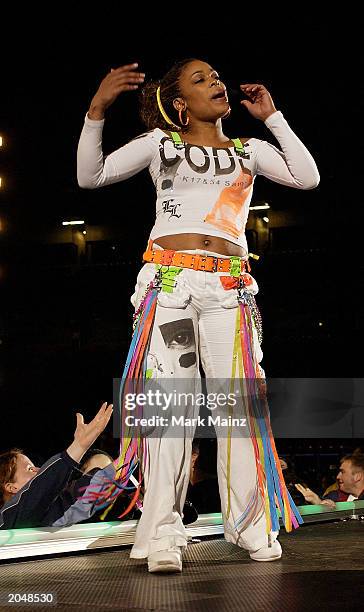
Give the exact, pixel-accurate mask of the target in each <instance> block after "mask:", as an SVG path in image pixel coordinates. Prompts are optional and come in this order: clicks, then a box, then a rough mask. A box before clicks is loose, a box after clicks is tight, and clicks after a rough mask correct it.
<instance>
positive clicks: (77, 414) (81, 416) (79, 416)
mask: <svg viewBox="0 0 364 612" xmlns="http://www.w3.org/2000/svg"><path fill="white" fill-rule="evenodd" d="M76 419H77V426H78V425H83V424H84V420H83V415H82V414H81V413H80V412H76Z"/></svg>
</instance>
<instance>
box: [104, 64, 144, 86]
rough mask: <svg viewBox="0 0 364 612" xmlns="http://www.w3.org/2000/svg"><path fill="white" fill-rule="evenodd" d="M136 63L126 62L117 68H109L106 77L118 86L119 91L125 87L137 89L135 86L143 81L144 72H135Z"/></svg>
mask: <svg viewBox="0 0 364 612" xmlns="http://www.w3.org/2000/svg"><path fill="white" fill-rule="evenodd" d="M137 66H138V64H136V63H135V64H127V65H126V66H120V67H119V68H111V70H110V72H109V74H108V75H107V77H106V78H107V79H108V80H109V81H110V82H111V83H113V84H114V85H116V86H117V87H119V88H120V91H125V90H127V89H137V87H138V86H139V85H140V84H141V83H143V82H144V79H145V73H144V72H137V71H136V68H137Z"/></svg>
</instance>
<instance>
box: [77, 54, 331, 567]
mask: <svg viewBox="0 0 364 612" xmlns="http://www.w3.org/2000/svg"><path fill="white" fill-rule="evenodd" d="M144 78H145V75H144V74H143V73H141V72H139V71H138V65H137V64H131V65H127V66H122V67H120V68H117V69H113V70H111V71H110V73H109V74H107V75H106V77H105V78H104V79H103V81H102V82H101V84H100V87H99V89H98V90H97V92H96V94H95V96H94V97H93V99H92V102H91V105H90V109H89V111H88V113H87V115H86V118H85V124H84V127H83V130H82V133H81V137H80V141H79V147H78V182H79V185H80V187H83V188H86V189H94V188H98V187H101V186H103V185H109V184H111V183H115V182H117V181H123V180H126V179H127V178H129V177H131V176H133V175H134V174H136V173H137V172H139V171H141V170H143V169H144V168H148V169H149V172H150V175H151V177H152V180H153V183H154V185H155V188H156V195H157V200H156V221H155V225H154V227H153V229H152V231H151V233H150V237H149V242H148V246H147V249H146V251H145V253H144V255H143V261H144V262H145V263H144V266H143V267H142V269H141V271H140V272H139V275H138V278H137V283H136V290H135V293H134V295H133V297H132V303H133V305H134V307H135V316H134V323H135V325H134V333H133V338H132V343H131V347H130V350H129V354H128V357H127V360H126V364H125V369H124V374H123V379H122V381H123V382H122V385H124V397H125V389H127V385H128V384H129V383H130V381H135V380H137V381H138V385H139V387H138V388H139V389H140V388H142V386H143V384H144V383H143V381H144V382H145V383H146V382H147V381H148V380H149V379H154V378H157V379H158V378H160V379H161V380H162V379H163V378H164V379H166V378H168V377H169V378H171V379H174V378H180V379H185V382H186V383H187V382H188V380H187V379H189V380H191V377H192V379H199V377H200V374H199V363H200V361H201V364H202V367H203V370H204V372H205V375H206V380H207V382H208V381H213V380H216V379H219V380H222V379H224V380H225V381H231V380H236V381H238V382H239V381H240V382H239V384H241V385H242V386H243V387H244V389H245V393H244V398H245V399H244V403H245V406H244V414H245V416H246V421H247V424H248V434H247V433H246V428H241V429H242V430H243V429H245V431H244V432H241V433H239V431H236V428H235V431H232V430H231V429H230V430H229V432H228V435H221V436H218V456H217V468H218V481H219V491H220V496H221V506H222V515H223V519H224V534H225V538H226V540H227V541H228V542H232V543H234V544H236V545H238V546H240V547H242V548H244V549H246V550H247V551H249V554H250V557H251V558H252V559H254V560H256V561H272V560H275V559H279V558H280V557H281V554H282V549H281V546H280V544H279V542H278V540H277V535H278V532H279V512H280V514H281V517H282V521H283V524H284V526H285V528H286V530H287V531H290V530H291V529H292V527H298V524H299V523H302V519H301V517H300V515H299V512H298V510H297V508H296V506H295V505H294V503H293V501H292V499H291V498H290V496H289V493H288V492H287V489H286V487H285V484H284V480H283V475H282V470H281V466H280V462H279V459H278V456H277V451H276V448H275V443H274V438H273V435H272V431H271V427H270V423H269V411H268V407H267V403H266V399H264V397H263V399H262V388H264V384H263V380H264V371H263V369H262V368H261V366H260V361H261V360H262V351H261V347H260V343H261V337H262V335H261V320H260V316H259V310H258V308H257V306H256V303H255V298H254V296H255V294H256V293H257V292H258V286H257V283H256V281H255V279H254V278H253V277H252V276H251V275H250V274H249V271H250V267H249V263H248V259H249V254H248V247H247V241H246V236H245V226H246V223H247V218H248V214H249V203H250V201H251V198H252V192H253V183H254V179H255V177H256V176H257V175H262V176H265V177H267V178H268V179H270V180H272V181H275V182H277V183H280V184H282V185H286V186H289V187H294V188H296V189H306V190H307V189H313V188H314V187H316V186H317V185H318V183H319V174H318V171H317V167H316V164H315V162H314V160H313V159H312V157H311V155H310V153H309V152H308V151H307V149H306V147H305V146H304V145H303V144H302V142H301V141H300V140H299V139H298V137H297V136H296V135H295V134H294V133H293V131H292V130H291V128H290V127H289V125H288V124H287V121H286V120H285V119H284V117H283V115H282V112H281V111H277V110H276V108H275V106H274V103H273V101H272V98H271V96H270V94H269V92H268V91H267V89H266V88H265V87H264V86H263V85H257V84H245V85H241V86H240V87H241V90H242V92H243V93H244V94H245V96H246V98H247V99H244V100H242V102H241V103H242V104H243V105H244V106H245V108H246V109H247V110H248V111H249V113H250V114H251V115H252V116H253V117H255V118H256V119H259V120H260V121H264V123H265V125H266V126H267V128H268V129H269V130H270V131H271V132H272V134H273V135H274V136H275V138H276V139H277V141H278V143H279V145H280V148H277V147H275V146H273V145H272V144H270V143H268V142H266V141H264V140H258V139H256V138H241V137H240V138H238V137H236V138H229V137H228V136H225V134H224V132H223V129H222V119H223V118H225V117H227V116H228V115H229V113H230V106H229V100H228V94H227V90H226V87H225V85H224V83H223V82H222V81H221V80H220V78H219V75H218V73H217V72H216V71H215V70H214V69H213V67H211V66H210V65H209V64H208V63H206V62H205V61H201V60H198V59H186V60H184V61H181V62H178V63H177V64H175V65H174V66H173V67H172V68H171V69H170V70H169V71H168V72H167V74H165V76H164V77H163V78H162V79H161V80H160V81H159V82H149V83H147V84H146V85H145V86H144V87H143V90H142V93H141V117H142V119H143V121H144V123H145V124H146V126H147V128H148V131H147V132H146V133H144V134H141V135H140V136H138V137H137V138H135V139H134V140H132V141H130V142H128V143H127V144H126V145H124V146H122V147H121V148H119V149H118V150H116V151H114V152H113V153H111V154H110V155H108V156H107V157H106V158H105V159H104V157H103V151H102V130H103V124H104V114H105V111H106V109H107V108H108V107H109V106H110V105H111V104H112V103H113V102H114V101H115V99H116V98H117V97H118V96H119V94H121V93H124V92H126V91H131V90H136V89H138V87H139V86H141V85H142V84H143V82H144ZM131 206H132V204H131ZM134 227H137V225H136V224H135V226H134ZM238 379H239V380H238ZM244 385H245V386H244ZM187 386H188V385H187ZM236 386H238V385H237V384H235V385H234V386H233V389H235V388H236ZM263 396H264V393H263ZM257 398H258V399H257ZM121 410H122V412H123V413H124V406H123V403H122V408H121ZM187 413H188V410H187V409H186V414H187ZM188 414H190V413H188ZM122 427H123V429H122V434H121V446H120V456H119V458H118V459H117V460H116V462H115V467H116V468H117V472H116V474H117V478H116V480H115V483H114V489H112V488H111V489H110V493H109V499H108V504H109V506H110V503H111V502H112V500H113V499H115V498H116V496H117V495H118V494H119V492H120V491H122V490H123V488H125V489H128V485H127V483H128V481H129V479H130V477H131V479H132V482H134V484H135V482H136V483H137V485H138V487H137V490H139V489H140V485H141V482H142V480H143V486H144V497H143V508H142V515H141V518H140V520H139V523H138V527H137V530H136V537H135V543H134V546H133V548H132V550H131V554H130V557H131V558H147V559H148V570H149V571H150V572H159V571H165V572H175V571H181V569H182V553H183V550H184V549H185V548H186V544H187V534H186V531H185V527H184V525H183V522H182V509H183V505H184V500H185V497H186V492H187V486H188V481H189V474H190V463H191V450H192V437H193V436H192V435H185V436H179V437H171V436H168V435H161V436H159V437H152V436H147V437H143V438H142V436H137V437H136V436H135V435H134V436H133V435H132V434H131V433H130V431H128V429H127V428H126V427H125V425H124V422H123V419H122ZM238 430H239V428H238ZM129 489H130V486H129ZM104 501H105V500H104ZM136 501H137V497H136V496H134V499H133V503H135V502H136ZM106 506H107V504H105V507H106ZM105 514H106V513H105Z"/></svg>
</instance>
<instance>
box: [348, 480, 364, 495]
mask: <svg viewBox="0 0 364 612" xmlns="http://www.w3.org/2000/svg"><path fill="white" fill-rule="evenodd" d="M363 490H364V485H363V483H362V482H359V483H358V484H357V485H354V487H353V490H352V492H351V494H352V495H355V497H359V495H360V494H361V493H362V492H363Z"/></svg>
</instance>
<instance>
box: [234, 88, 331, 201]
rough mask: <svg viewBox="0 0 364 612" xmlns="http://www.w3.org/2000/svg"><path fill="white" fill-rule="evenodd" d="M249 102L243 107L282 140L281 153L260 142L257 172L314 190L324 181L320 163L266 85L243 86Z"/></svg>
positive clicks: (278, 181) (244, 102) (290, 184)
mask: <svg viewBox="0 0 364 612" xmlns="http://www.w3.org/2000/svg"><path fill="white" fill-rule="evenodd" d="M241 88H242V90H243V92H244V93H245V94H246V95H247V96H248V97H249V100H243V101H242V104H243V105H244V106H245V107H246V108H247V109H248V111H249V112H250V113H251V114H252V115H253V116H254V117H255V118H256V119H261V120H262V121H264V123H265V125H266V126H267V127H268V129H269V130H270V131H271V132H272V134H273V135H274V136H275V138H276V139H277V140H278V142H279V144H280V147H281V150H280V149H278V148H277V147H275V146H274V145H272V144H270V143H268V142H266V141H260V143H259V144H258V147H257V151H256V160H255V164H256V165H255V172H256V174H261V175H262V176H265V177H267V178H269V179H270V180H272V181H275V182H276V183H280V184H281V185H286V186H287V187H294V188H296V189H314V188H315V187H317V185H318V184H319V182H320V175H319V172H318V170H317V166H316V163H315V161H314V159H313V157H312V155H311V154H310V153H309V151H308V150H307V149H306V147H305V145H304V144H303V143H302V142H301V140H300V139H299V138H298V137H297V136H296V134H295V133H294V132H293V130H292V129H291V128H290V127H289V125H288V123H287V121H286V120H285V118H284V117H283V115H282V113H281V112H280V111H277V110H276V108H275V106H274V103H273V101H272V98H271V96H270V94H269V92H268V91H267V89H266V88H265V87H264V86H263V85H242V86H241Z"/></svg>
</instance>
